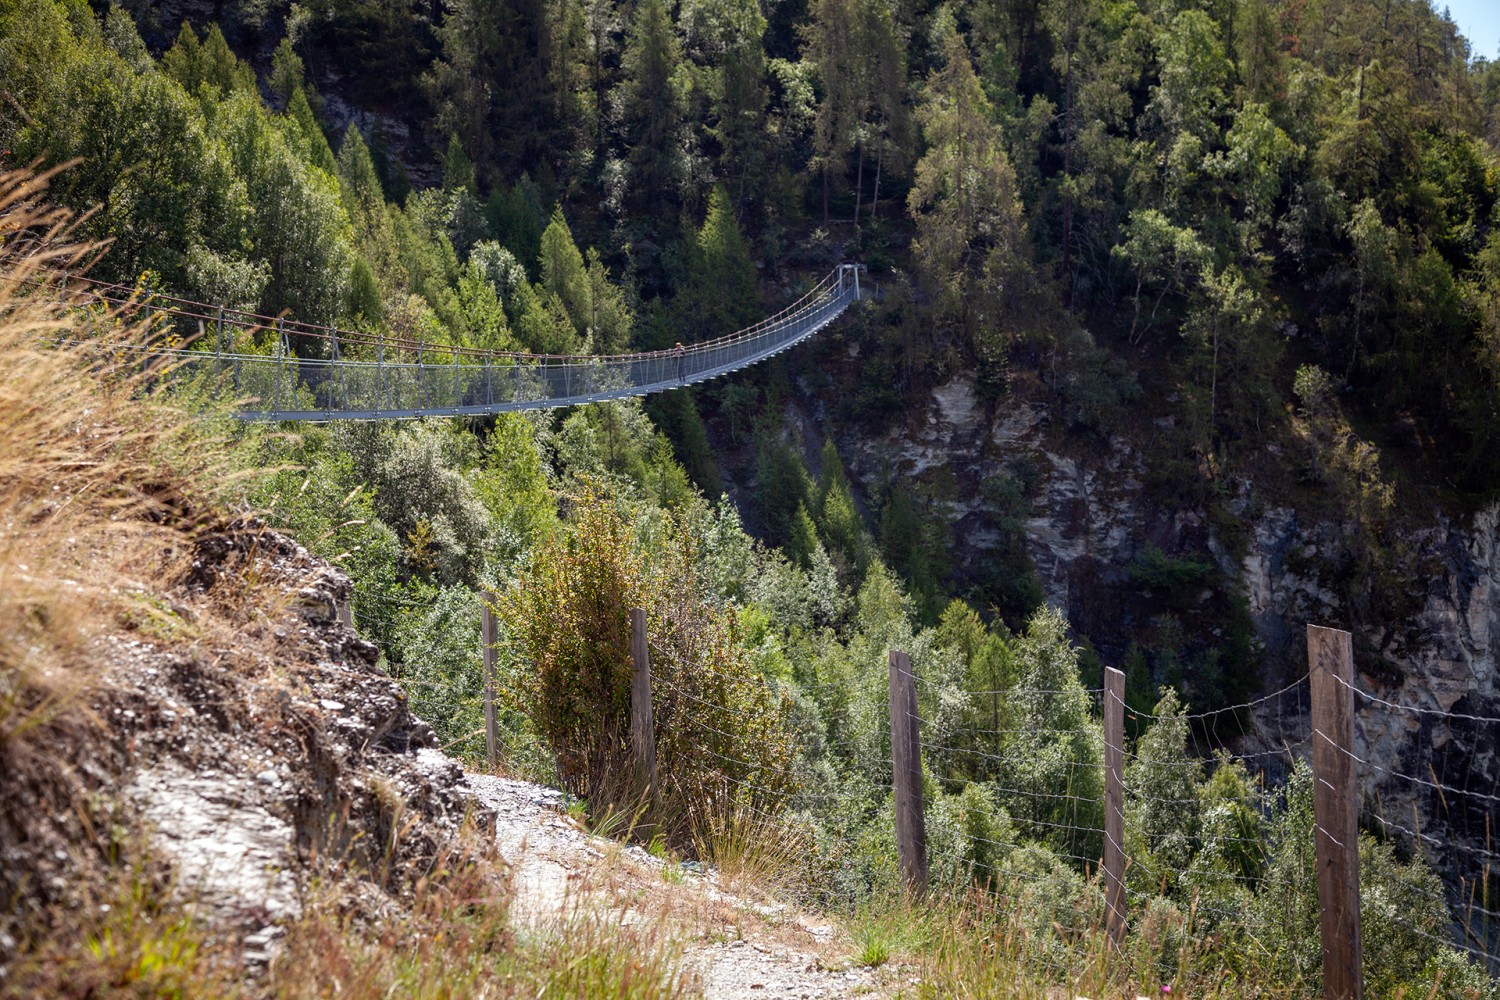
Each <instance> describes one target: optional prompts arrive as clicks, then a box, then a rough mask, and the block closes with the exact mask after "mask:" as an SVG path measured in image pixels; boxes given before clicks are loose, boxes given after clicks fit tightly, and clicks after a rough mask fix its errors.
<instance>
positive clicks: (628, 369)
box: [62, 264, 866, 421]
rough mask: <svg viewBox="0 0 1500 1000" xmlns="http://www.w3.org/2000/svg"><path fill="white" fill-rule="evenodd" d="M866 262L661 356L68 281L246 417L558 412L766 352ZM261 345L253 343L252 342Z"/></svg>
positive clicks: (807, 327) (845, 296) (851, 288)
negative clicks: (488, 338) (385, 328)
mask: <svg viewBox="0 0 1500 1000" xmlns="http://www.w3.org/2000/svg"><path fill="white" fill-rule="evenodd" d="M863 270H864V268H863V265H858V264H840V265H839V266H838V267H836V268H834V269H833V271H831V272H829V274H828V275H826V276H825V277H824V278H823V279H822V280H821V281H819V282H818V283H817V284H816V285H815V286H814V287H813V288H812V289H811V290H810V291H808V292H807V293H806V294H805V295H803V296H802V297H801V298H799V299H798V300H797V301H796V302H794V303H792V304H791V305H789V306H787V307H786V308H785V309H783V310H781V311H779V312H777V313H776V314H774V315H772V316H769V317H767V318H766V319H763V320H761V321H760V322H758V323H756V324H754V325H753V326H750V327H746V328H745V329H743V330H739V331H736V332H734V333H732V334H729V335H727V336H723V337H719V338H716V339H714V340H708V341H700V342H697V343H694V344H691V345H686V346H682V345H679V346H678V347H676V348H674V349H671V350H664V351H649V352H642V353H635V354H621V355H553V354H523V353H517V352H504V351H484V350H477V349H474V348H466V347H458V346H453V345H448V344H440V343H433V342H427V341H420V340H415V339H412V338H404V337H399V336H387V335H385V334H384V333H379V332H376V333H372V332H366V331H359V330H341V329H338V328H334V327H326V326H317V325H313V324H306V323H296V322H292V321H290V320H287V319H285V318H278V317H270V316H262V315H258V314H255V313H250V312H244V311H241V310H234V309H226V308H223V307H220V306H212V305H208V304H205V303H200V302H192V301H190V300H187V299H182V298H177V297H174V296H169V295H161V294H157V293H150V294H145V295H143V294H142V293H141V292H140V291H139V290H138V289H135V288H132V287H130V286H126V285H113V284H108V283H105V282H99V281H94V280H92V279H88V278H80V277H77V276H66V275H65V276H62V282H63V286H64V289H66V290H67V291H68V292H69V293H71V295H72V301H75V302H81V303H84V304H89V303H92V304H95V305H99V306H102V307H104V308H106V309H108V310H110V311H126V312H130V313H136V312H142V311H143V312H144V313H145V314H146V315H147V316H148V317H149V318H150V319H151V320H152V321H153V322H159V323H160V324H162V325H163V326H165V327H168V328H170V329H172V330H173V331H174V332H175V333H176V334H177V335H178V336H180V337H183V338H186V339H190V340H192V341H193V342H194V343H193V344H192V346H190V347H186V348H176V347H170V346H163V345H158V346H146V345H142V346H138V347H136V348H134V350H136V351H138V352H139V353H140V354H141V355H142V357H143V358H144V359H146V360H148V361H149V362H152V363H158V364H163V363H164V364H165V365H166V370H167V371H169V372H170V373H171V377H172V378H173V379H174V380H182V381H186V382H190V383H195V384H199V385H202V386H204V387H205V388H206V389H208V390H209V391H212V392H219V393H227V394H229V395H230V397H231V398H232V399H234V400H235V401H236V403H237V405H238V415H239V416H240V417H241V418H242V419H245V420H314V421H320V420H331V419H335V418H337V419H344V420H372V419H388V418H407V417H418V416H476V415H483V414H491V413H502V412H507V411H513V410H528V409H552V408H557V407H564V406H573V405H577V404H581V403H592V402H600V401H603V400H609V399H620V398H624V397H628V396H644V395H648V394H650V393H655V392H661V391H664V390H668V389H675V388H679V387H681V386H686V385H692V384H694V383H698V382H704V381H707V380H709V379H713V378H717V377H719V376H721V375H726V374H729V373H730V372H734V371H738V370H740V369H742V368H746V367H748V366H750V365H753V364H756V363H758V362H760V361H764V360H766V359H767V358H770V357H772V356H774V355H776V354H779V353H781V352H782V351H785V350H787V349H789V348H791V347H793V346H795V345H797V344H799V343H801V342H802V341H804V340H806V339H807V338H809V337H811V336H813V335H814V334H816V333H818V332H819V331H820V330H822V329H823V328H825V327H826V326H828V325H829V324H830V323H832V322H833V321H834V320H836V319H838V318H839V316H841V315H843V313H844V312H845V311H846V310H847V309H848V308H849V307H850V306H851V305H853V304H854V303H855V302H858V301H859V300H860V299H861V298H863V297H865V294H866V292H865V289H864V287H862V285H861V281H860V275H861V273H862V272H863ZM258 344H259V345H261V346H259V347H257V345H258Z"/></svg>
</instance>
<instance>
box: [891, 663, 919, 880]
mask: <svg viewBox="0 0 1500 1000" xmlns="http://www.w3.org/2000/svg"><path fill="white" fill-rule="evenodd" d="M890 667H891V694H890V699H891V784H892V785H893V786H894V788H895V793H896V848H897V852H898V854H899V855H900V861H901V879H902V881H903V882H905V883H906V885H907V887H908V888H909V889H911V891H912V892H914V893H916V894H918V895H921V894H922V893H924V892H926V891H927V821H926V817H925V815H924V813H923V805H922V733H921V729H920V725H919V722H920V720H919V719H918V717H917V685H916V679H915V678H914V677H913V676H912V672H911V657H909V656H907V655H906V654H905V653H903V652H901V651H900V650H896V649H893V650H891V657H890Z"/></svg>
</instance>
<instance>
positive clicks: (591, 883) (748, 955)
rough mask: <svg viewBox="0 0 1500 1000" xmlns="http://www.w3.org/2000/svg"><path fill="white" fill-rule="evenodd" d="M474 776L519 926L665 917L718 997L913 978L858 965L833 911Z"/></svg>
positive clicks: (826, 992)
mask: <svg viewBox="0 0 1500 1000" xmlns="http://www.w3.org/2000/svg"><path fill="white" fill-rule="evenodd" d="M423 753H424V754H431V753H432V752H431V751H423ZM432 756H434V757H438V756H440V755H437V754H432ZM465 785H466V787H467V788H468V789H470V790H471V793H472V794H473V796H474V798H475V800H476V801H477V802H479V803H481V804H482V805H484V806H485V807H486V808H488V809H492V810H494V812H495V815H496V817H497V819H496V823H495V831H496V843H497V845H498V846H499V849H500V853H501V855H502V856H503V857H505V858H506V860H507V861H509V862H510V863H511V864H512V865H513V866H514V869H513V879H514V886H515V890H516V898H515V901H514V903H513V904H512V906H513V909H512V913H513V915H514V917H515V919H516V921H517V922H518V924H520V925H522V926H528V925H529V926H536V925H541V924H545V923H547V922H549V921H558V920H561V919H564V918H565V917H566V915H567V914H568V913H569V911H570V909H572V908H576V907H586V908H590V907H598V908H605V909H616V910H619V911H622V912H623V914H624V917H625V919H626V920H627V921H653V920H659V921H665V922H666V923H667V933H668V935H669V937H671V938H673V939H674V940H676V941H677V942H678V943H679V944H680V946H681V947H682V949H683V957H684V960H685V962H686V964H687V965H688V966H689V967H690V968H691V969H693V970H694V972H696V974H697V976H698V980H699V985H700V986H701V988H702V990H703V995H704V996H705V997H707V998H709V1000H721V998H724V1000H727V998H730V997H781V998H788V1000H790V998H802V997H848V996H890V995H894V993H895V992H897V989H898V987H899V985H900V984H901V983H902V981H903V980H906V981H908V985H909V980H910V979H911V977H910V976H909V975H903V974H902V970H899V969H869V968H864V967H858V966H855V965H853V964H852V963H851V954H852V949H851V945H850V943H849V941H848V940H847V937H846V935H845V933H844V932H843V930H842V928H840V927H838V926H836V925H835V924H834V923H832V922H831V921H829V920H827V919H826V918H823V917H820V916H816V915H813V914H809V913H806V912H803V911H800V910H798V909H797V908H795V907H792V906H788V905H786V904H784V903H779V902H776V901H774V900H771V899H767V898H757V896H756V894H755V893H754V892H753V890H748V891H747V890H746V889H742V888H741V887H734V891H732V890H731V889H730V888H729V887H726V886H723V885H722V884H721V883H720V879H719V877H718V875H717V874H716V873H715V872H712V871H704V870H703V869H701V868H699V867H697V866H695V865H693V864H692V863H686V864H684V863H678V862H677V861H674V860H671V859H666V858H659V857H655V856H653V855H651V854H649V853H648V852H646V851H645V850H644V849H642V848H640V847H638V846H625V845H623V844H621V843H619V842H617V841H613V840H609V839H606V838H602V837H596V836H592V835H590V834H589V833H587V832H586V831H585V830H583V829H582V828H581V827H580V826H579V825H578V823H576V822H575V821H574V820H572V819H571V818H569V815H568V812H567V797H566V796H565V795H564V794H563V793H562V792H559V791H557V790H555V789H551V788H545V787H543V786H541V785H534V784H530V783H528V782H524V781H515V780H511V779H507V778H496V777H490V776H487V775H475V774H471V775H468V776H467V779H466V781H465Z"/></svg>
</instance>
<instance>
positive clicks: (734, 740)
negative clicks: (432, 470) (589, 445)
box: [499, 495, 793, 835]
mask: <svg viewBox="0 0 1500 1000" xmlns="http://www.w3.org/2000/svg"><path fill="white" fill-rule="evenodd" d="M657 541H658V544H659V546H660V547H659V548H657V549H656V550H655V551H653V552H652V553H651V555H650V556H649V557H648V556H647V555H646V554H645V553H643V552H641V551H639V550H638V549H637V548H636V547H635V545H634V543H633V539H632V537H631V531H630V527H629V525H628V524H627V522H626V520H625V517H624V516H623V514H622V512H621V511H620V510H619V509H618V508H617V507H616V506H614V505H613V504H612V503H610V502H609V501H607V500H605V499H603V498H602V497H600V496H598V495H588V496H583V497H579V498H577V499H576V500H575V502H574V507H573V510H572V512H571V515H570V517H569V518H568V522H567V525H566V531H564V532H562V533H560V534H559V535H556V536H554V538H553V539H552V540H549V541H547V542H545V543H543V544H542V545H541V546H539V547H538V549H537V550H536V552H535V555H534V558H533V560H532V563H531V565H530V567H529V568H528V569H527V570H526V571H525V572H524V573H523V574H522V576H521V578H520V579H519V580H518V581H517V584H516V585H515V586H514V587H512V588H510V589H509V590H507V591H506V593H505V594H503V595H502V597H501V602H500V604H499V610H500V614H501V618H502V620H503V622H504V623H505V627H506V629H507V632H508V633H509V635H510V636H511V638H512V641H513V642H514V643H515V644H516V648H517V651H518V654H519V655H520V656H521V657H522V658H523V661H524V662H525V663H526V664H527V669H526V670H524V671H523V672H522V674H521V676H520V679H519V682H520V688H519V690H518V692H517V695H518V705H520V706H521V707H522V708H523V709H524V710H525V711H527V712H528V713H529V715H530V717H531V719H532V721H533V722H534V724H535V725H536V726H537V728H538V730H539V731H540V732H541V733H542V734H544V735H545V736H546V738H547V739H548V741H549V742H550V743H551V745H552V747H553V750H554V751H555V753H556V755H557V761H558V773H559V777H560V778H561V779H562V780H563V781H564V783H565V784H566V785H567V787H569V788H572V789H574V790H576V791H578V792H580V794H584V795H585V796H586V797H588V798H589V799H590V800H591V801H594V802H595V803H596V804H597V803H598V802H600V801H606V800H613V801H620V802H625V801H628V800H629V799H631V798H632V797H633V796H634V795H636V794H637V793H638V791H639V790H638V788H636V787H634V786H633V785H632V783H631V782H630V781H627V780H623V779H622V777H621V776H622V775H624V774H629V773H630V764H629V760H628V739H629V710H630V683H631V677H632V675H633V671H634V668H633V664H632V660H631V657H630V625H629V610H630V609H631V608H632V607H644V608H645V609H646V612H647V622H648V634H649V635H650V636H651V642H652V673H653V677H654V678H657V679H658V680H656V682H655V683H656V684H658V685H659V688H658V689H657V690H658V691H659V692H660V694H659V696H654V697H653V704H654V709H655V713H656V715H655V720H656V745H657V755H658V757H657V759H658V767H659V773H660V774H661V776H662V788H661V801H660V809H659V821H660V822H661V823H662V825H663V826H665V827H666V828H667V829H668V830H669V832H674V833H675V834H678V835H680V834H682V833H683V832H686V831H688V830H690V829H691V828H693V827H694V826H695V825H698V824H702V823H705V822H707V821H708V819H709V817H710V816H714V815H721V814H722V813H723V812H724V810H727V809H729V808H730V807H731V806H732V805H733V804H734V803H736V802H741V803H745V804H750V805H753V806H755V807H756V808H774V807H775V806H776V805H777V804H778V803H779V802H780V801H781V799H782V798H783V797H784V796H785V795H786V794H787V793H788V792H790V791H792V790H793V786H792V785H791V784H790V780H789V777H788V775H789V769H788V767H787V765H788V764H789V763H790V760H791V756H792V753H793V746H792V743H791V741H790V739H789V734H788V733H787V732H786V730H785V729H784V724H783V722H782V716H783V712H784V709H783V708H782V707H781V703H780V699H779V698H778V697H777V696H776V695H775V694H774V693H773V692H772V690H771V689H770V688H769V687H767V686H766V685H765V684H764V682H762V681H760V680H759V679H758V678H757V677H756V676H755V675H754V673H753V672H752V670H751V669H750V663H749V660H748V657H747V656H746V654H745V652H744V650H743V648H742V647H741V646H740V645H739V643H738V636H737V629H738V623H737V621H736V618H735V616H734V615H733V614H732V613H729V612H727V611H726V610H725V609H723V608H721V607H718V606H716V605H714V604H711V603H708V602H705V601H704V600H703V598H702V596H701V594H700V591H699V589H698V587H697V586H696V584H695V580H694V574H695V564H696V559H697V552H696V550H697V540H696V539H695V538H694V537H693V536H692V535H691V534H690V531H689V525H688V523H687V522H685V521H672V522H669V523H668V525H667V528H666V534H665V535H663V536H660V537H659V538H658V539H657Z"/></svg>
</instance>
